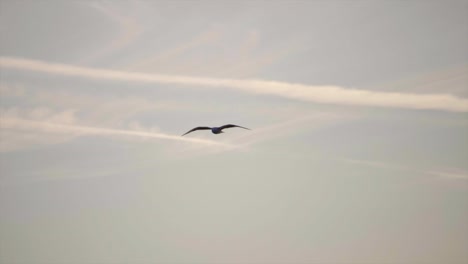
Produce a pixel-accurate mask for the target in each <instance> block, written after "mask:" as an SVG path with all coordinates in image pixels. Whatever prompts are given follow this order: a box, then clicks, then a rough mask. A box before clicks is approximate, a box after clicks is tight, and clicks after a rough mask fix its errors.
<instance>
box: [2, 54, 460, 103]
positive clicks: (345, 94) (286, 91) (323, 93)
mask: <svg viewBox="0 0 468 264" xmlns="http://www.w3.org/2000/svg"><path fill="white" fill-rule="evenodd" d="M0 65H1V67H2V68H9V69H16V70H27V71H34V72H43V73H48V74H57V75H64V76H74V77H82V78H87V79H97V80H112V81H131V82H139V83H164V84H180V85H189V86H206V87H226V88H231V89H235V90H240V91H243V92H247V93H253V94H267V95H276V96H281V97H284V98H290V99H295V100H300V101H308V102H316V103H331V104H344V105H363V106H377V107H393V108H409V109H433V110H444V111H452V112H468V99H464V98H460V97H456V96H454V95H450V94H410V93H395V92H393V93H392V92H375V91H367V90H357V89H348V88H343V87H339V86H311V85H304V84H295V83H286V82H274V81H264V80H239V79H220V78H202V77H190V76H182V75H160V74H149V73H138V72H125V71H116V70H106V69H96V68H87V67H78V66H73V65H67V64H59V63H49V62H44V61H37V60H29V59H21V58H14V57H0Z"/></svg>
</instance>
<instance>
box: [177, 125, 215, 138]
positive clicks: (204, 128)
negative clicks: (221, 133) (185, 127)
mask: <svg viewBox="0 0 468 264" xmlns="http://www.w3.org/2000/svg"><path fill="white" fill-rule="evenodd" d="M207 129H211V127H196V128H193V129H192V130H190V131H188V132H187V133H185V134H183V135H182V136H185V135H187V134H188V133H190V132H193V131H195V130H207Z"/></svg>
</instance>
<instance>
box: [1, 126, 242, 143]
mask: <svg viewBox="0 0 468 264" xmlns="http://www.w3.org/2000/svg"><path fill="white" fill-rule="evenodd" d="M0 128H2V129H26V130H40V131H43V132H48V133H73V134H77V135H112V136H133V137H143V138H155V139H165V140H174V141H181V142H188V143H196V144H204V145H209V146H216V147H223V148H231V149H232V148H235V146H232V145H229V144H225V143H220V142H216V141H211V140H206V139H199V138H183V137H180V136H179V135H168V134H163V133H154V132H144V131H135V130H121V129H110V128H100V127H88V126H76V125H65V124H56V123H50V122H40V121H32V120H27V119H19V118H2V119H1V120H0Z"/></svg>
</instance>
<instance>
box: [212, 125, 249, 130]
mask: <svg viewBox="0 0 468 264" xmlns="http://www.w3.org/2000/svg"><path fill="white" fill-rule="evenodd" d="M231 127H240V128H243V129H248V130H250V128H246V127H243V126H238V125H232V124H229V125H224V126H221V127H219V128H220V129H221V130H223V129H225V128H231Z"/></svg>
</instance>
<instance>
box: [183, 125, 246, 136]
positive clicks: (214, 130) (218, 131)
mask: <svg viewBox="0 0 468 264" xmlns="http://www.w3.org/2000/svg"><path fill="white" fill-rule="evenodd" d="M231 127H240V128H243V129H247V130H250V128H246V127H243V126H238V125H232V124H228V125H224V126H220V127H207V126H199V127H196V128H193V129H191V130H190V131H188V132H186V133H185V134H183V135H182V137H183V136H185V135H187V134H188V133H191V132H193V131H196V130H211V133H213V134H221V133H224V132H223V129H225V128H231Z"/></svg>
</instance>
